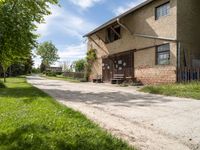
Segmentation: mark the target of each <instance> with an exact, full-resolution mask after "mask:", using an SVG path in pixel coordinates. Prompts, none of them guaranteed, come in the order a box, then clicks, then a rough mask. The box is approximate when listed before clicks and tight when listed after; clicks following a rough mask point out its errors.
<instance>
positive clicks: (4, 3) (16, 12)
mask: <svg viewBox="0 0 200 150" xmlns="http://www.w3.org/2000/svg"><path fill="white" fill-rule="evenodd" d="M57 3H58V1H57V0H45V1H35V0H1V1H0V16H1V17H0V65H1V66H2V68H3V72H4V82H5V81H6V80H5V79H6V78H5V75H6V71H7V69H8V68H9V66H11V65H12V64H14V63H16V62H22V61H24V60H26V59H27V58H29V57H30V55H31V50H32V49H33V48H34V47H36V46H37V42H36V40H37V37H38V35H36V33H35V32H34V31H36V29H37V26H36V25H35V24H36V23H42V22H43V21H44V16H45V15H49V14H50V11H49V4H57Z"/></svg>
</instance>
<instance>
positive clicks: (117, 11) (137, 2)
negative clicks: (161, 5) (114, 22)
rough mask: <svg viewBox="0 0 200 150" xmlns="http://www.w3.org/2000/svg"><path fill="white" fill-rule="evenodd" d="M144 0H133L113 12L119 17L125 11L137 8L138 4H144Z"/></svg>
mask: <svg viewBox="0 0 200 150" xmlns="http://www.w3.org/2000/svg"><path fill="white" fill-rule="evenodd" d="M144 1H146V0H134V1H133V2H130V3H126V4H125V5H124V6H120V7H118V8H117V9H115V10H114V11H113V12H114V13H115V15H116V16H117V15H120V14H122V13H124V12H126V11H127V10H129V9H131V8H133V7H135V6H137V5H138V4H140V3H142V2H144Z"/></svg>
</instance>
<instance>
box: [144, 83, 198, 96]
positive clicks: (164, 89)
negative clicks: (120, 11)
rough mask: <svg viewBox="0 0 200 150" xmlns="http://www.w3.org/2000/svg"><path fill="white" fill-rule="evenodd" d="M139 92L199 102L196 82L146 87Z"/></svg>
mask: <svg viewBox="0 0 200 150" xmlns="http://www.w3.org/2000/svg"><path fill="white" fill-rule="evenodd" d="M141 91H142V92H147V93H152V94H161V95H166V96H176V97H184V98H193V99H197V100H200V92H199V91H200V83H198V82H194V83H188V84H169V85H159V86H146V87H144V88H142V89H141Z"/></svg>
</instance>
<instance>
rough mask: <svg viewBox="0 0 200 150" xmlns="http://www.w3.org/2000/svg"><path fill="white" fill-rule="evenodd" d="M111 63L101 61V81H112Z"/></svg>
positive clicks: (107, 60)
mask: <svg viewBox="0 0 200 150" xmlns="http://www.w3.org/2000/svg"><path fill="white" fill-rule="evenodd" d="M112 71H113V63H112V61H111V60H110V59H108V58H105V59H103V64H102V72H103V81H104V82H110V81H111V79H112Z"/></svg>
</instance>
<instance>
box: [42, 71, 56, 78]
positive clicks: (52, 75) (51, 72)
mask: <svg viewBox="0 0 200 150" xmlns="http://www.w3.org/2000/svg"><path fill="white" fill-rule="evenodd" d="M45 74H46V75H47V76H49V77H56V75H57V73H56V72H53V71H46V72H45Z"/></svg>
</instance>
